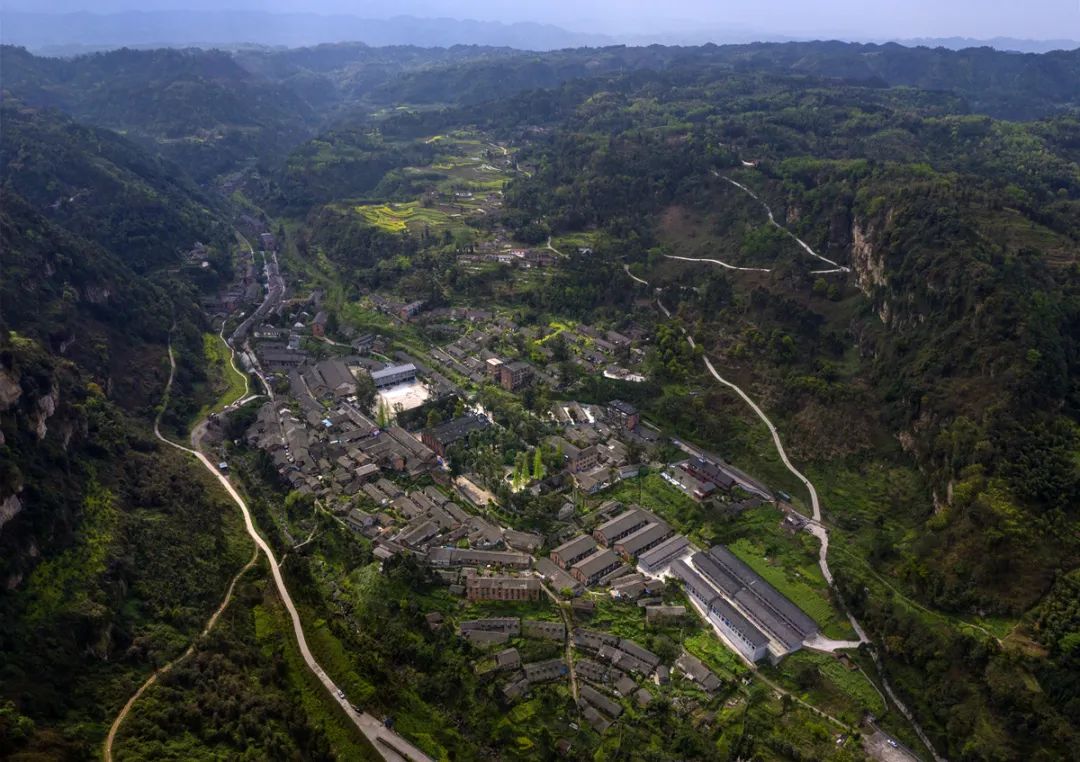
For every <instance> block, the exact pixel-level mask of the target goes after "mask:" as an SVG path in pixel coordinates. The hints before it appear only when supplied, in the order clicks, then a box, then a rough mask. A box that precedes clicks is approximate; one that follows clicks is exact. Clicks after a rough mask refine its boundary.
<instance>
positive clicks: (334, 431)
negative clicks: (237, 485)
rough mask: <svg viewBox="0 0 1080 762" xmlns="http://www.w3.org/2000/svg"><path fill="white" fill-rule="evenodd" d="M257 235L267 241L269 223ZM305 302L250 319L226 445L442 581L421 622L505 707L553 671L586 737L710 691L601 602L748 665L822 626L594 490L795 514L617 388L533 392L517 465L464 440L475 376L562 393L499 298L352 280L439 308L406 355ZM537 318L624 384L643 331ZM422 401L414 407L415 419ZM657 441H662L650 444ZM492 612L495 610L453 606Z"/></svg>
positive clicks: (776, 655)
mask: <svg viewBox="0 0 1080 762" xmlns="http://www.w3.org/2000/svg"><path fill="white" fill-rule="evenodd" d="M262 244H263V245H264V246H265V247H267V248H268V249H271V248H272V247H273V245H274V241H273V237H272V236H270V235H269V234H267V235H265V236H264V237H263V240H262ZM263 256H264V259H265V260H266V261H267V262H269V259H268V258H267V255H266V253H264V254H263ZM250 269H251V268H250V266H249V268H247V269H246V270H244V271H243V277H244V278H251V272H250ZM245 288H246V287H245ZM321 299H322V294H321V293H320V292H319V291H318V290H315V291H313V292H312V293H310V294H307V295H305V296H304V297H302V298H299V297H298V298H294V299H292V300H285V299H281V300H278V302H277V303H276V304H272V305H271V307H272V309H269V310H267V311H266V312H265V313H264V314H260V315H254V316H252V317H254V318H255V319H249V323H248V325H249V333H248V335H247V336H246V337H244V339H245V343H244V351H243V352H241V353H240V354H239V357H240V361H241V364H242V365H243V366H244V367H245V369H246V370H249V371H252V372H255V373H257V374H258V375H259V377H260V378H261V379H262V380H263V382H264V383H265V384H266V385H267V386H268V387H269V388H271V389H273V390H274V391H275V394H274V396H273V398H272V399H271V400H269V401H267V402H265V404H263V405H262V406H261V407H260V408H259V409H258V413H257V416H256V418H255V420H254V421H253V422H252V423H251V425H250V427H248V428H247V430H246V433H245V434H244V437H243V440H244V442H243V443H244V444H245V445H247V446H248V447H251V448H256V449H258V450H261V451H263V452H264V453H265V454H266V455H267V456H268V457H269V459H270V462H272V464H273V468H274V469H275V470H276V471H277V473H278V474H279V475H280V478H281V479H282V481H283V482H284V483H285V484H287V485H288V489H290V490H292V491H295V492H296V493H298V494H301V495H310V496H311V497H312V498H313V499H315V500H317V501H318V504H319V505H320V506H322V507H324V508H325V509H326V510H327V511H330V512H332V513H333V514H334V515H336V516H337V517H338V520H339V521H340V522H341V523H342V524H343V525H344V526H347V527H348V528H349V530H351V531H352V532H355V533H356V534H357V535H360V536H362V537H364V538H366V539H367V540H368V541H370V542H371V543H372V547H373V550H374V555H375V557H376V558H377V559H379V560H381V561H384V562H385V561H387V560H389V559H391V558H394V557H395V556H401V555H409V556H412V557H414V558H415V559H418V560H419V561H421V562H422V563H423V564H424V565H426V566H427V567H428V568H429V569H430V570H431V573H432V574H433V575H434V576H435V577H436V578H437V579H438V580H439V581H441V582H442V583H443V584H444V585H445V586H446V588H447V590H448V592H449V593H450V594H451V595H453V596H457V597H459V598H460V599H461V601H462V606H463V609H462V611H463V612H465V613H463V615H462V616H461V617H460V618H458V619H456V620H450V619H449V618H448V617H446V616H445V615H444V614H442V613H438V612H432V613H430V615H429V616H428V625H429V626H430V627H431V628H433V629H436V628H443V627H452V628H454V630H455V631H456V632H457V633H458V635H459V636H460V637H461V638H464V639H466V640H468V641H469V642H470V643H471V644H472V645H473V646H474V647H475V649H476V651H477V653H478V657H477V664H476V668H477V670H478V671H483V672H485V673H488V674H490V675H491V676H492V679H497V680H499V681H500V685H501V688H500V690H501V692H502V695H503V697H504V698H505V701H506V702H508V703H511V704H512V703H513V702H515V701H517V700H518V699H520V698H521V697H522V696H525V695H527V694H528V693H529V691H530V688H531V687H532V686H535V685H537V684H539V683H547V682H551V681H568V683H569V685H570V686H572V689H573V692H574V696H575V698H576V699H577V700H578V702H579V705H580V707H581V711H582V718H583V719H584V721H585V722H587V723H588V724H589V725H590V726H591V727H592V728H593V729H594V730H596V731H597V732H601V733H603V732H604V731H606V730H607V729H608V728H609V727H610V726H611V725H612V724H613V723H616V722H617V721H618V720H619V717H620V716H621V715H622V713H623V710H624V704H623V702H634V704H636V706H637V707H638V708H643V707H645V706H647V705H648V703H649V702H650V701H652V700H653V698H654V697H655V696H656V695H658V694H660V693H663V692H665V691H670V690H672V688H671V686H673V685H674V686H676V688H678V689H679V690H682V689H683V688H686V687H688V686H689V687H692V688H693V690H694V691H697V693H696V694H695V695H699V696H704V697H706V698H705V700H706V701H707V697H708V696H711V695H714V694H716V693H717V692H718V691H720V690H721V688H722V687H723V686H724V683H725V681H724V679H722V678H721V677H720V676H718V675H717V674H715V673H714V671H712V670H710V669H709V667H708V666H707V665H706V664H705V663H704V662H703V661H702V659H700V658H698V657H697V656H694V655H693V654H691V653H689V652H688V651H687V650H685V649H681V650H680V651H679V652H677V653H668V654H665V655H661V654H657V653H654V652H653V651H650V650H649V649H648V648H646V647H645V645H643V644H642V643H639V642H636V641H635V640H634V639H632V638H628V637H624V636H620V635H619V634H618V633H617V632H614V631H611V630H608V629H605V628H604V627H603V625H602V624H601V623H597V624H593V623H592V622H591V621H590V620H591V619H592V618H593V617H594V616H595V615H596V612H597V603H598V601H603V600H614V601H619V602H620V603H623V604H633V605H636V607H637V610H638V611H639V616H640V619H641V621H642V622H643V623H644V626H646V627H648V628H664V627H672V626H674V627H676V628H677V627H678V623H679V622H687V621H690V620H691V619H692V618H696V620H697V621H699V622H700V623H702V624H703V625H704V626H705V627H707V628H708V629H710V630H711V633H712V636H713V637H714V638H715V639H716V642H718V643H722V644H723V645H724V646H725V647H726V648H727V649H729V650H730V652H731V653H732V654H734V655H735V656H736V657H737V659H738V660H739V661H740V662H742V663H743V664H745V665H746V666H747V667H748V668H752V667H753V665H755V664H758V663H774V664H775V663H777V662H778V661H779V660H781V659H783V658H784V657H785V656H786V655H787V654H789V653H792V652H793V651H797V650H799V649H800V648H803V646H804V645H805V644H808V643H809V644H814V643H818V642H820V641H821V638H822V636H821V633H820V630H821V628H820V626H819V624H818V623H817V622H816V621H815V620H814V619H813V618H812V617H810V616H809V615H808V614H806V613H805V612H804V611H803V610H802V609H800V608H799V606H798V605H797V602H796V601H792V600H790V599H789V598H787V597H785V595H783V594H782V593H781V592H779V591H778V590H777V589H776V588H775V587H774V586H773V585H771V584H770V583H769V582H768V581H767V580H766V579H764V578H763V577H762V576H761V575H760V574H759V573H757V572H756V571H754V570H753V569H752V568H751V567H750V566H749V565H748V564H747V563H745V562H744V561H742V560H740V558H739V557H738V556H737V555H736V554H735V553H733V552H732V551H731V550H730V549H729V548H727V547H725V546H723V545H715V546H712V547H698V546H697V545H695V543H694V542H692V541H691V539H690V538H688V537H687V536H686V535H684V534H681V533H680V532H678V531H676V529H675V528H674V527H673V526H672V524H671V523H670V522H669V521H668V520H665V518H664V517H663V516H662V515H660V514H659V513H658V512H657V511H655V510H651V509H649V508H646V507H644V506H642V505H640V504H638V503H637V502H635V501H633V500H626V499H625V494H626V490H623V491H622V492H621V493H620V494H622V495H623V496H624V499H613V498H612V497H610V493H612V491H613V490H617V489H618V488H619V485H625V484H632V483H634V481H635V480H640V479H641V477H642V475H643V474H644V473H646V472H652V473H654V474H656V475H657V476H659V478H660V479H662V481H663V483H664V484H666V485H669V486H670V487H671V488H672V489H673V490H676V491H677V492H678V493H679V494H681V495H682V496H685V498H686V499H687V500H690V501H693V502H694V503H697V504H707V505H708V506H710V508H711V509H713V510H718V511H723V512H726V513H728V514H738V513H740V512H742V511H745V510H748V509H751V508H755V507H757V506H761V505H763V504H777V505H779V506H781V507H782V508H783V510H784V513H783V516H784V518H783V524H784V525H785V528H787V529H788V530H790V531H792V532H796V531H799V530H801V529H803V528H804V527H805V526H806V524H807V519H806V518H804V517H803V516H801V515H800V514H798V513H797V512H795V510H794V509H793V508H792V507H791V506H790V505H789V504H788V502H787V500H786V498H787V496H786V495H784V494H783V493H774V492H773V491H771V490H770V489H768V487H766V485H764V484H762V483H761V482H759V481H757V480H756V479H754V478H752V477H751V476H749V475H747V474H745V473H743V472H742V471H740V470H739V469H738V468H736V467H734V466H732V465H731V464H728V463H725V462H724V461H723V460H722V459H721V458H719V457H717V456H715V455H712V454H710V453H707V452H704V451H702V450H700V449H697V448H695V447H693V446H691V445H689V444H687V443H685V442H682V441H681V440H679V439H677V438H674V437H671V436H669V435H665V433H664V432H663V431H661V430H660V429H659V428H657V427H656V426H653V425H651V424H650V423H649V422H648V421H644V420H642V418H641V416H640V414H639V412H638V410H637V409H636V408H635V406H634V405H633V404H630V403H629V402H625V401H622V400H612V401H610V402H609V403H607V404H605V405H596V404H586V403H583V402H578V401H573V400H565V399H563V400H556V401H554V402H551V404H550V405H549V406H548V407H547V408H546V409H544V410H542V411H540V413H539V414H535V415H533V417H534V418H536V419H537V420H536V423H537V425H536V426H535V427H534V429H535V431H536V435H535V441H533V442H528V443H524V446H523V447H521V448H519V449H521V450H522V452H521V453H519V454H518V455H517V457H516V459H515V461H514V462H512V463H506V462H503V461H500V460H496V462H495V463H494V467H492V463H490V462H488V463H485V462H484V459H483V458H482V457H481V456H482V454H483V453H485V452H486V451H488V450H495V451H497V450H498V449H499V448H500V447H502V446H504V445H505V443H506V442H507V436H508V435H507V432H506V431H505V428H506V427H504V426H501V425H500V424H499V423H498V422H497V420H496V419H497V417H498V416H496V415H493V414H492V411H490V410H488V409H485V407H484V404H483V401H484V398H485V397H484V395H483V394H482V393H480V392H481V391H482V390H483V389H484V388H494V389H497V390H499V392H500V393H505V394H509V395H515V396H521V395H527V394H530V390H532V389H533V388H534V387H535V386H536V385H538V384H543V385H544V386H545V387H547V388H549V389H556V390H557V389H559V388H560V384H561V381H562V379H561V378H560V366H561V363H557V362H555V361H554V358H553V357H552V356H551V354H552V353H550V352H544V351H540V352H537V351H536V349H537V348H539V349H541V350H543V349H544V348H545V346H544V342H542V341H541V342H540V343H536V342H533V343H532V350H533V351H531V352H529V353H526V352H524V351H522V349H521V347H522V345H521V340H520V338H517V337H522V336H524V337H525V338H528V339H536V338H541V339H542V338H543V337H539V336H536V335H535V331H534V330H533V331H530V329H529V328H528V327H522V326H518V325H516V324H515V322H514V320H513V317H512V315H511V314H504V313H500V312H497V311H494V310H488V309H472V308H453V309H449V308H446V309H440V310H425V306H424V304H423V303H422V302H411V303H398V302H395V301H392V300H391V299H389V298H387V297H380V296H378V295H375V294H372V295H370V296H369V297H368V303H369V305H370V307H371V308H372V309H373V310H378V311H380V312H382V313H384V314H386V315H387V316H390V317H392V319H393V320H395V321H399V322H401V323H409V322H413V321H424V322H425V323H427V324H429V325H430V324H431V323H437V324H438V325H439V326H441V327H443V330H441V331H436V332H435V334H436V335H446V336H451V337H452V338H451V339H450V340H448V341H446V342H444V343H442V344H435V345H432V346H430V347H429V348H428V349H427V351H426V352H425V353H423V354H421V353H420V352H413V353H410V352H406V351H403V350H401V349H396V348H395V346H394V345H393V343H392V342H391V341H390V340H388V339H387V338H386V337H384V336H381V335H378V334H374V333H366V334H359V335H356V334H355V332H354V335H351V336H340V337H334V336H331V335H329V334H330V330H329V327H330V326H329V320H328V315H327V312H326V311H325V310H323V309H322V305H321ZM264 306H265V305H264ZM556 330H557V332H558V334H559V335H560V345H561V346H562V347H564V348H565V349H564V350H563V357H562V358H561V359H562V360H563V361H564V362H565V361H566V360H567V359H569V361H570V362H573V363H575V364H577V365H578V366H579V367H580V368H581V369H582V370H583V371H584V372H588V373H597V374H604V375H605V376H606V377H609V378H620V379H621V380H629V381H631V382H632V381H633V380H634V379H635V378H643V377H642V376H640V375H638V374H635V373H632V372H630V371H629V370H626V368H630V367H638V366H640V364H641V363H640V362H639V361H638V360H637V359H636V358H640V356H641V355H642V354H643V352H644V347H645V346H646V344H647V342H648V336H647V335H646V333H645V332H644V331H643V330H639V329H637V328H636V327H635V326H630V327H629V328H626V329H624V332H619V331H615V330H613V329H607V330H605V329H603V328H601V327H596V326H588V325H575V326H572V327H570V326H560V327H558V328H557V329H556ZM440 403H441V405H440ZM425 409H430V410H431V411H433V412H431V413H429V414H428V416H427V417H424V416H423V415H421V416H419V417H417V416H416V415H415V413H416V411H423V410H425ZM440 410H441V411H444V412H445V414H440V413H439V411H440ZM519 444H522V443H519ZM223 452H224V450H223ZM672 452H677V453H678V455H679V456H678V457H676V458H674V459H671V458H669V459H667V460H658V459H659V458H661V455H662V453H668V454H669V455H670V453H672ZM223 457H224V456H223ZM221 467H222V469H227V468H228V463H227V462H226V461H224V460H223V462H222V463H221ZM518 493H528V495H529V496H531V497H533V498H547V500H548V502H547V503H546V504H549V505H551V506H552V511H551V514H552V515H550V516H549V517H548V521H546V522H545V531H537V530H535V529H532V528H528V527H526V528H524V529H523V528H521V527H520V526H519V522H518V521H517V519H518V518H520V517H519V516H516V515H515V511H514V510H513V508H512V507H510V506H509V505H506V504H504V503H505V502H506V501H505V500H504V498H506V496H507V495H513V494H518ZM631 494H632V490H631ZM548 601H559V602H562V604H563V605H562V606H559V607H558V608H556V609H555V611H557V612H558V615H557V616H556V615H554V614H553V613H552V609H551V608H550V607H546V606H545V607H544V608H545V610H546V611H547V613H546V614H545V615H540V614H539V613H537V614H536V615H532V614H530V608H529V607H530V606H536V607H537V609H538V612H539V610H540V608H541V607H542V606H541V604H546V603H547V602H548ZM470 606H472V607H474V608H472V609H470V608H469V607H470ZM476 606H480V608H479V609H477V608H475V607H476ZM492 606H494V607H495V609H496V610H495V614H498V615H494V614H493V615H490V616H479V615H476V616H473V615H470V614H468V613H467V612H469V611H478V612H480V613H484V612H490V611H492V610H493V609H492V608H491V607H492ZM499 606H504V607H509V612H510V613H512V614H513V615H509V614H508V613H507V612H506V611H498V610H497V609H498V608H499Z"/></svg>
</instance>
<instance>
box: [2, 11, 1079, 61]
mask: <svg viewBox="0 0 1080 762" xmlns="http://www.w3.org/2000/svg"><path fill="white" fill-rule="evenodd" d="M2 21H3V24H2V32H0V37H2V41H3V42H4V43H7V44H13V45H21V46H23V47H26V48H28V49H30V50H32V51H34V52H37V53H43V54H50V55H74V54H78V53H86V52H92V51H95V50H110V49H114V48H118V47H134V48H152V47H186V46H196V47H226V48H228V47H236V46H240V45H244V44H258V45H270V46H285V47H298V46H306V45H317V44H320V43H327V42H344V41H356V42H364V43H366V44H368V45H373V46H388V45H417V46H421V47H450V46H453V45H489V46H496V47H510V48H516V49H519V50H537V51H545V50H558V49H562V48H578V47H594V46H605V45H620V44H623V45H651V44H663V45H702V44H705V43H709V42H713V43H717V44H723V43H745V42H754V41H768V42H786V41H792V40H794V39H796V38H793V37H790V36H785V35H779V34H773V33H769V32H765V31H761V30H753V29H747V28H745V27H730V28H729V27H715V26H704V27H703V28H700V29H697V30H692V31H690V30H686V31H675V30H663V29H658V30H657V31H656V32H653V33H650V34H647V35H640V34H637V35H611V34H594V33H588V32H578V31H572V30H568V29H565V28H562V27H559V26H554V25H551V24H538V23H531V22H517V23H512V24H505V23H501V22H497V21H475V20H469V19H452V18H418V17H415V16H397V17H394V18H388V19H369V18H361V17H359V16H352V15H321V14H316V13H268V12H261V11H229V10H224V11H125V12H121V13H109V14H97V13H60V14H50V13H36V12H22V11H5V12H3V14H2ZM856 41H857V40H856ZM866 41H869V40H866ZM873 41H874V42H886V41H887V40H873ZM896 41H897V42H899V43H901V44H903V45H907V46H917V45H925V46H927V47H944V48H950V49H953V50H959V49H962V48H969V47H984V46H985V47H993V48H996V49H998V50H1011V51H1017V52H1023V53H1044V52H1047V51H1050V50H1071V49H1074V48H1077V47H1080V42H1078V41H1076V40H1066V39H1061V40H1021V39H1013V38H994V39H991V40H977V39H970V38H960V37H950V38H942V39H934V38H921V39H910V40H896Z"/></svg>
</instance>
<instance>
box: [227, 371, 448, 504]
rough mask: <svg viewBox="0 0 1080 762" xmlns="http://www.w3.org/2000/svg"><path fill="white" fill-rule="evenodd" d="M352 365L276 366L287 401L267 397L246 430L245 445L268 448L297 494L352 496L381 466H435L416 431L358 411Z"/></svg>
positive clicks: (405, 469) (409, 470)
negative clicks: (284, 383) (384, 423)
mask: <svg viewBox="0 0 1080 762" xmlns="http://www.w3.org/2000/svg"><path fill="white" fill-rule="evenodd" d="M353 367H355V366H350V365H349V364H348V361H347V360H346V359H334V360H324V361H322V362H318V363H310V364H308V363H305V364H301V365H298V366H296V367H293V368H290V369H289V370H288V371H281V372H280V373H281V375H283V376H285V377H286V378H287V379H288V382H289V398H290V401H282V400H273V401H270V402H267V403H266V404H265V405H263V407H262V408H261V409H260V410H259V413H258V415H257V417H256V419H255V422H254V423H253V424H252V425H251V427H250V428H249V430H248V432H247V442H248V444H249V445H251V446H254V447H258V448H260V449H262V450H264V451H265V452H267V453H268V454H269V455H270V457H271V459H272V460H273V462H274V466H275V467H276V468H277V470H278V473H280V474H281V476H282V478H284V479H285V480H286V481H287V482H288V483H289V484H290V485H291V486H292V488H293V489H296V490H299V491H300V492H301V493H305V494H308V493H310V494H314V495H315V496H317V497H322V498H334V497H351V496H354V495H356V494H358V493H359V492H360V491H361V490H362V489H363V486H364V483H365V482H367V481H370V480H373V479H375V478H376V477H378V475H379V473H380V471H382V470H387V471H394V472H400V473H405V474H409V475H411V476H417V475H419V474H422V473H424V472H426V471H429V470H431V469H433V468H434V467H435V466H436V465H437V461H436V456H435V453H434V452H433V451H432V450H431V449H429V448H428V447H427V446H426V445H425V444H424V443H423V442H421V441H420V440H419V439H417V438H416V437H415V436H413V435H412V434H410V433H409V432H407V431H405V430H404V429H402V428H401V427H400V426H396V425H392V424H391V425H388V426H385V427H380V426H378V425H377V424H376V423H375V421H373V420H372V419H371V418H370V417H369V415H368V414H367V413H366V412H365V411H363V410H361V409H360V407H359V406H358V404H357V401H356V397H355V395H356V393H357V380H356V375H355V374H354V372H353ZM358 372H366V371H363V370H358ZM379 372H380V371H375V373H379ZM394 372H395V374H396V375H397V376H398V377H402V376H404V375H407V374H405V373H403V372H402V371H400V370H396V371H394ZM373 375H374V374H373ZM414 375H415V371H414Z"/></svg>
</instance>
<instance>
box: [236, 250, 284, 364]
mask: <svg viewBox="0 0 1080 762" xmlns="http://www.w3.org/2000/svg"><path fill="white" fill-rule="evenodd" d="M236 236H237V237H238V238H239V239H240V240H241V241H243V242H244V245H245V246H247V247H248V251H249V252H250V253H251V256H252V257H254V256H255V250H254V249H253V248H251V244H250V243H248V240H247V239H246V238H244V236H242V235H240V233H239V232H237V233H236ZM263 265H264V266H263V272H264V274H265V276H266V298H265V299H264V300H263V302H262V304H260V305H259V306H258V308H257V309H256V310H255V311H254V312H253V313H251V314H250V315H248V316H247V317H246V318H245V319H244V321H243V322H242V323H240V325H238V326H237V327H236V330H235V331H233V334H232V336H231V337H230V338H229V343H230V344H232V345H236V344H238V343H240V342H242V341H243V340H244V339H245V338H246V337H247V333H248V331H249V330H250V329H251V326H252V325H254V324H255V321H256V320H260V319H262V318H263V317H265V316H266V315H267V314H269V313H270V311H271V310H274V309H277V306H278V305H279V304H281V300H282V299H283V298H284V297H285V279H284V278H282V277H281V269H280V267H279V266H278V259H277V252H275V251H271V252H268V253H266V254H264V255H263Z"/></svg>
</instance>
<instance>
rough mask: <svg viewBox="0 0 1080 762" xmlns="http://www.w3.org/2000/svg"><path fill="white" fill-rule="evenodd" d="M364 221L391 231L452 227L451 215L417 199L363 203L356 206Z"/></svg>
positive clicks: (400, 231) (402, 231)
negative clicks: (400, 201) (398, 201)
mask: <svg viewBox="0 0 1080 762" xmlns="http://www.w3.org/2000/svg"><path fill="white" fill-rule="evenodd" d="M355 210H356V212H357V214H359V215H360V216H361V217H363V218H364V221H365V222H367V223H368V224H370V225H374V226H375V227H377V228H379V229H380V230H385V231H387V232H389V233H404V232H405V231H407V230H409V231H418V230H422V229H423V228H424V227H429V228H444V227H451V226H453V223H452V222H451V219H450V216H449V215H448V214H447V213H446V212H442V211H440V210H438V209H432V208H426V207H423V206H421V205H420V203H419V202H417V201H409V202H407V203H403V204H361V205H360V206H357V207H355Z"/></svg>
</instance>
